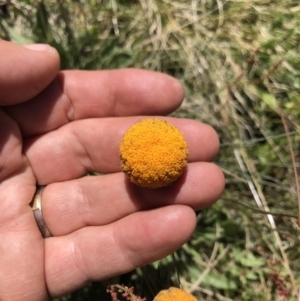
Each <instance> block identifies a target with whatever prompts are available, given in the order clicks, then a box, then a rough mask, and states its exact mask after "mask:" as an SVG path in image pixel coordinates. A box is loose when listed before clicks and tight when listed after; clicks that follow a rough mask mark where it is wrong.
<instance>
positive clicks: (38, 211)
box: [30, 186, 52, 238]
mask: <svg viewBox="0 0 300 301" xmlns="http://www.w3.org/2000/svg"><path fill="white" fill-rule="evenodd" d="M44 188H45V186H39V187H37V189H36V192H35V194H34V196H33V199H32V202H31V204H30V205H31V208H32V211H33V214H34V217H35V220H36V223H37V225H38V227H39V229H40V232H41V234H42V236H43V237H44V238H47V237H51V236H52V234H51V233H50V231H49V229H48V227H47V225H46V222H45V219H44V217H43V213H42V194H43V190H44Z"/></svg>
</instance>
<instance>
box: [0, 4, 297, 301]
mask: <svg viewBox="0 0 300 301" xmlns="http://www.w3.org/2000/svg"><path fill="white" fill-rule="evenodd" d="M3 3H4V4H5V1H0V5H1V4H2V6H0V36H1V37H2V38H5V39H7V40H13V41H15V42H17V43H24V42H30V41H34V42H43V43H50V44H52V45H53V46H55V47H56V48H57V49H58V51H59V52H60V55H61V59H62V68H78V69H104V68H109V69H111V68H122V67H138V68H146V69H152V70H157V71H162V72H165V73H168V74H171V75H173V76H175V77H177V78H178V79H180V80H181V81H182V83H183V85H184V87H185V89H186V99H185V101H184V103H183V105H182V107H181V108H180V109H179V110H178V111H176V112H175V113H174V115H176V116H180V117H188V118H193V119H197V120H200V121H203V122H206V123H209V124H211V125H212V126H213V127H214V128H215V129H216V130H217V131H218V133H219V135H220V139H221V151H220V154H219V157H218V158H217V160H216V161H217V163H218V164H219V165H220V166H221V167H222V169H223V171H224V173H225V175H226V184H227V186H226V190H225V193H224V195H223V197H222V198H221V200H220V201H219V202H218V203H216V204H215V205H214V206H212V207H211V208H209V209H207V210H204V211H201V212H198V225H197V230H196V232H195V234H194V236H193V237H192V239H191V240H190V241H189V242H188V243H187V244H186V245H185V246H183V247H182V248H181V249H180V250H178V251H177V252H176V253H175V254H173V255H172V256H169V257H167V258H165V259H163V260H161V261H160V262H158V263H154V264H152V265H149V266H147V267H144V268H141V269H138V270H136V271H134V272H132V273H130V274H128V275H122V276H120V277H119V278H117V279H114V280H112V282H114V283H119V284H121V283H124V284H125V285H126V286H128V287H131V286H133V287H134V288H135V291H136V292H137V294H138V295H140V296H141V297H147V300H152V299H153V296H154V295H155V294H156V293H157V292H158V291H159V290H160V289H162V288H168V287H170V286H171V285H175V286H176V285H178V283H179V282H180V283H181V285H182V286H183V287H184V288H185V289H186V290H187V291H189V292H192V293H193V294H194V295H195V296H196V297H197V299H198V300H207V301H208V300H222V301H225V300H226V301H229V300H245V301H247V300H256V301H265V300H272V301H276V300H281V301H284V300H296V299H297V294H298V287H300V281H299V276H300V268H299V267H300V256H299V254H300V244H299V226H298V225H297V216H298V202H297V195H298V193H299V191H298V179H297V176H296V175H297V170H298V168H299V158H300V157H299V155H300V154H299V143H300V139H299V134H298V133H299V130H300V96H299V95H300V94H299V92H300V55H299V54H300V18H299V14H300V5H299V2H298V1H296V0H127V1H126V0H106V1H101V0H98V1H97V0H88V1H83V0H73V1H72V0H66V1H54V0H52V1H50V0H49V1H46V0H45V1H39V2H37V1H33V0H20V1H14V0H11V1H10V5H8V6H7V9H5V5H3ZM1 8H2V10H1ZM199 147H201V145H199ZM107 285H108V284H107V283H104V284H103V283H102V284H100V283H93V284H91V285H90V286H88V287H86V288H84V289H82V290H80V291H78V292H75V293H73V294H72V295H70V296H66V297H63V298H61V299H60V300H73V301H74V300H76V301H77V300H78V301H79V300H111V296H110V294H107V292H106V286H107ZM56 300H58V299H56Z"/></svg>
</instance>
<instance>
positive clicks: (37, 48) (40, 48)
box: [22, 44, 56, 52]
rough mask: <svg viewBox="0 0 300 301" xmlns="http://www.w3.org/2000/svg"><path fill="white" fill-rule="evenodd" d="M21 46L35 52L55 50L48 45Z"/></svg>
mask: <svg viewBox="0 0 300 301" xmlns="http://www.w3.org/2000/svg"><path fill="white" fill-rule="evenodd" d="M22 46H23V47H25V48H28V49H30V50H35V51H48V52H56V50H55V49H54V48H53V47H51V46H50V45H48V44H26V45H22Z"/></svg>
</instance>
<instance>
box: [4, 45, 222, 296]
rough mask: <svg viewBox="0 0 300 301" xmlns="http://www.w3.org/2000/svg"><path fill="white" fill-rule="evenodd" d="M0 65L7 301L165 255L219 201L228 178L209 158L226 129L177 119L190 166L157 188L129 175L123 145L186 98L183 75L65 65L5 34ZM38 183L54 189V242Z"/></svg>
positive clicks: (62, 289)
mask: <svg viewBox="0 0 300 301" xmlns="http://www.w3.org/2000/svg"><path fill="white" fill-rule="evenodd" d="M40 50H41V49H40ZM0 66H1V67H0V105H1V106H2V107H1V108H0V151H1V153H0V300H1V301H6V300H22V301H26V300H30V301H35V300H38V301H40V300H47V299H48V297H49V295H50V296H59V295H63V294H66V293H69V292H71V291H73V290H75V289H77V288H80V287H81V286H83V285H85V284H86V283H87V282H89V281H96V280H97V281H99V280H103V279H107V278H110V277H113V276H115V275H118V274H122V273H125V272H128V271H130V270H133V269H134V268H136V267H138V266H142V265H145V264H147V263H150V262H152V261H155V260H157V259H159V258H162V257H164V256H166V255H168V254H170V253H171V252H173V251H174V250H176V249H178V248H179V247H180V246H181V245H182V244H184V243H185V242H186V241H187V240H188V239H189V238H190V236H191V234H192V232H193V230H194V228H195V224H196V218H195V214H194V211H193V209H201V208H204V207H207V206H209V205H211V204H212V203H213V202H214V201H216V200H217V199H218V197H219V196H220V195H221V193H222V191H223V187H224V178H223V174H222V172H221V171H220V169H219V168H218V167H217V166H215V165H214V164H212V163H209V162H210V161H211V160H212V159H213V158H214V156H215V155H216V153H217V151H218V147H219V142H218V137H217V134H216V133H215V131H214V130H213V129H212V128H211V127H209V126H207V125H204V124H201V123H199V122H196V121H193V120H184V119H176V118H166V119H168V120H169V121H170V122H171V123H173V124H174V125H176V126H177V127H178V128H179V129H180V130H181V131H182V132H183V134H184V136H185V138H186V140H187V143H188V147H189V158H188V159H189V164H188V168H187V169H186V172H185V174H184V175H183V176H182V177H181V178H180V179H179V180H178V181H177V182H176V183H174V184H173V185H172V186H169V187H165V188H161V189H157V190H149V189H144V188H139V187H136V186H134V185H133V184H131V183H129V182H128V181H127V180H126V177H125V175H124V174H123V173H122V172H120V160H119V154H118V146H119V143H120V140H121V138H122V136H123V134H124V133H125V131H126V129H127V128H128V127H129V126H130V125H131V124H133V123H134V122H136V121H137V120H140V119H142V117H141V116H143V115H162V114H167V113H169V112H171V111H173V110H174V109H176V108H177V107H178V106H179V105H180V103H181V101H182V98H183V90H182V87H181V86H180V84H179V83H178V82H177V81H176V80H175V79H173V78H171V77H169V76H167V75H163V74H159V73H154V72H148V71H143V70H133V69H131V70H118V71H117V70H115V71H93V72H87V71H64V72H58V69H59V57H58V54H57V53H56V52H55V51H54V49H52V50H51V48H50V49H48V51H36V50H30V49H26V48H24V47H22V46H18V45H15V44H12V43H8V42H5V41H0ZM89 171H95V172H98V173H104V174H106V175H101V176H87V173H88V172H89ZM36 185H45V186H46V187H45V189H44V192H43V195H42V208H43V215H44V219H45V221H46V224H47V226H48V229H49V230H50V232H51V233H52V235H53V237H50V238H46V239H44V238H43V237H42V235H41V233H40V231H39V229H38V227H37V224H36V221H35V218H34V215H33V212H32V209H31V207H30V205H29V204H30V202H31V200H32V198H33V196H34V193H35V190H36ZM192 208H193V209H192Z"/></svg>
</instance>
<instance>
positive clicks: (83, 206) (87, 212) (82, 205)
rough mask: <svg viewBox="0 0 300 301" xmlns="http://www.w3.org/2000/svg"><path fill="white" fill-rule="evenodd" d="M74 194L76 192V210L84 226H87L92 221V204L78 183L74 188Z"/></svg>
mask: <svg viewBox="0 0 300 301" xmlns="http://www.w3.org/2000/svg"><path fill="white" fill-rule="evenodd" d="M76 194H78V206H77V210H78V213H79V216H80V218H81V220H82V223H83V224H84V225H85V226H89V225H91V223H92V216H93V215H92V204H91V202H90V199H89V197H88V195H87V193H86V192H85V190H84V189H83V187H82V186H81V185H80V184H79V183H78V185H77V188H76Z"/></svg>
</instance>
